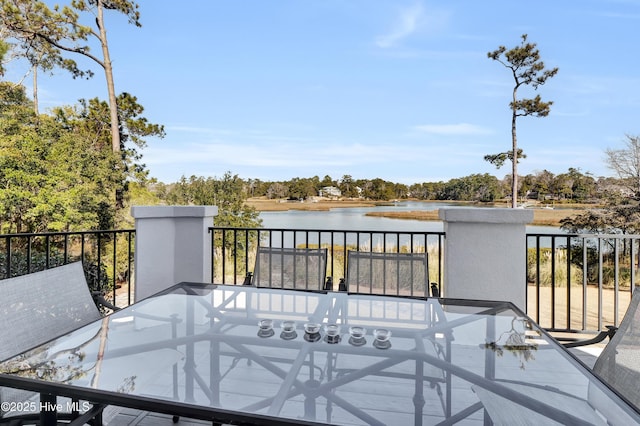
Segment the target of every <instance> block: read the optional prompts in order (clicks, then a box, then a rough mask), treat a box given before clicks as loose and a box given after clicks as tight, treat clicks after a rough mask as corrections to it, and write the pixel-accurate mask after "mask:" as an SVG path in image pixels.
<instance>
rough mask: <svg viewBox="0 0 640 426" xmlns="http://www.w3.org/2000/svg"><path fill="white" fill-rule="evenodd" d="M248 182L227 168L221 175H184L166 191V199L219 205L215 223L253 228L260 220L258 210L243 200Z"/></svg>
mask: <svg viewBox="0 0 640 426" xmlns="http://www.w3.org/2000/svg"><path fill="white" fill-rule="evenodd" d="M247 198H248V185H247V184H246V182H244V181H243V180H242V179H240V178H239V177H238V175H232V174H231V172H226V173H225V174H224V176H223V177H222V178H220V179H217V178H206V179H205V178H203V177H197V176H191V177H190V178H189V179H186V178H185V177H184V176H182V178H181V179H180V181H179V182H178V183H176V184H175V185H173V186H172V188H171V189H169V191H168V193H167V201H168V202H169V203H171V204H178V205H188V204H194V205H214V206H217V207H218V215H217V216H216V217H215V219H214V221H215V225H216V226H231V227H248V228H254V227H258V226H260V225H261V224H262V221H261V220H260V218H259V213H258V211H257V210H256V209H255V208H253V207H251V206H248V205H246V204H245V201H246V200H247Z"/></svg>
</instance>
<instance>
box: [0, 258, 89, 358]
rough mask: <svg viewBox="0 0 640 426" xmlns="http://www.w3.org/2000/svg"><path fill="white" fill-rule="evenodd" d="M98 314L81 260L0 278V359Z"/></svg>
mask: <svg viewBox="0 0 640 426" xmlns="http://www.w3.org/2000/svg"><path fill="white" fill-rule="evenodd" d="M100 317H101V314H100V311H99V310H98V308H97V307H96V304H95V303H94V301H93V298H92V297H91V292H90V291H89V287H88V286H87V282H86V279H85V276H84V271H83V268H82V263H81V262H75V263H70V264H68V265H64V266H59V267H57V268H52V269H47V270H44V271H41V272H35V273H32V274H28V275H23V276H19V277H15V278H8V279H4V280H2V281H0V324H2V326H0V360H4V359H7V358H9V357H12V356H14V355H17V354H19V353H21V352H24V351H26V350H29V349H31V348H33V347H35V346H37V345H39V344H41V343H44V342H47V341H48V340H50V339H53V338H55V337H57V336H61V335H63V334H65V333H67V332H69V331H72V330H74V329H76V328H78V327H81V326H83V325H86V324H88V323H89V322H92V321H94V320H97V319H99V318H100Z"/></svg>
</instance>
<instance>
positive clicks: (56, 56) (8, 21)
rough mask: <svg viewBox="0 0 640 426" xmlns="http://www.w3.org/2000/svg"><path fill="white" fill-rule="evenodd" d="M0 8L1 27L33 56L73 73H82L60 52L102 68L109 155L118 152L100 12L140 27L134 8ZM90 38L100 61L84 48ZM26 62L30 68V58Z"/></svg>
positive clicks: (103, 4)
mask: <svg viewBox="0 0 640 426" xmlns="http://www.w3.org/2000/svg"><path fill="white" fill-rule="evenodd" d="M0 5H1V10H0V13H1V14H2V20H3V25H4V26H5V27H7V28H8V29H9V31H10V33H11V35H12V36H13V37H15V38H16V39H17V40H19V41H20V42H21V43H22V45H23V46H26V47H32V48H33V49H32V50H33V51H35V52H40V53H42V52H43V51H44V52H46V57H47V58H49V59H50V60H54V61H56V63H59V64H61V65H62V66H63V67H64V68H66V69H68V70H71V71H72V72H75V73H78V72H79V73H82V71H80V70H79V69H78V67H77V65H76V63H75V61H73V60H72V59H68V58H65V57H64V55H63V52H69V53H75V54H79V55H82V56H84V57H86V58H89V59H90V60H92V61H93V62H95V63H96V64H98V65H99V66H100V67H102V68H103V70H104V73H105V78H106V82H107V92H108V97H109V109H110V115H111V146H112V149H113V152H120V151H121V149H122V146H121V140H120V127H119V122H118V107H117V98H116V92H115V84H114V80H113V68H112V65H111V58H110V55H109V43H108V40H107V31H106V27H105V22H104V11H105V10H114V11H117V12H120V13H122V14H124V15H126V16H127V18H128V19H129V23H131V24H134V25H135V26H137V27H140V26H141V24H140V13H139V12H138V5H137V4H136V3H135V2H133V1H129V0H72V2H71V6H64V7H62V8H60V7H59V6H57V5H56V6H54V8H53V10H51V9H49V7H48V6H47V5H46V4H45V3H44V2H42V1H38V0H0ZM79 13H85V14H90V15H92V16H93V18H94V22H95V28H94V27H91V26H88V25H83V24H81V23H80V15H79ZM91 38H95V39H97V40H98V41H99V43H100V46H101V50H102V57H101V58H100V57H99V56H97V55H94V54H93V53H92V52H91V49H90V47H89V44H88V42H89V40H90V39H91ZM45 46H46V48H47V49H45ZM29 59H30V61H31V62H32V64H33V63H34V57H32V58H29ZM40 60H41V59H40ZM80 75H82V74H80Z"/></svg>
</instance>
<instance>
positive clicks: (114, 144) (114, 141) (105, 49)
mask: <svg viewBox="0 0 640 426" xmlns="http://www.w3.org/2000/svg"><path fill="white" fill-rule="evenodd" d="M97 4H98V17H97V19H96V22H97V24H98V27H99V30H100V43H101V44H102V55H103V56H104V73H105V76H106V77H107V91H108V93H109V110H110V112H111V148H112V149H113V152H120V126H119V125H118V105H117V101H116V89H115V85H114V83H113V68H112V67H111V58H110V57H109V44H108V43H107V31H106V29H105V27H104V18H103V11H104V10H103V9H104V7H103V1H102V0H98V3H97Z"/></svg>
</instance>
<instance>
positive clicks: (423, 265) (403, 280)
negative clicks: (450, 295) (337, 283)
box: [346, 250, 439, 297]
mask: <svg viewBox="0 0 640 426" xmlns="http://www.w3.org/2000/svg"><path fill="white" fill-rule="evenodd" d="M346 289H347V291H348V292H350V293H364V294H385V295H400V296H428V295H429V264H428V259H427V253H375V252H366V251H353V250H350V251H348V253H347V277H346ZM432 293H433V294H432V295H433V296H434V297H438V296H439V291H438V287H437V285H436V284H433V285H432Z"/></svg>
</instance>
